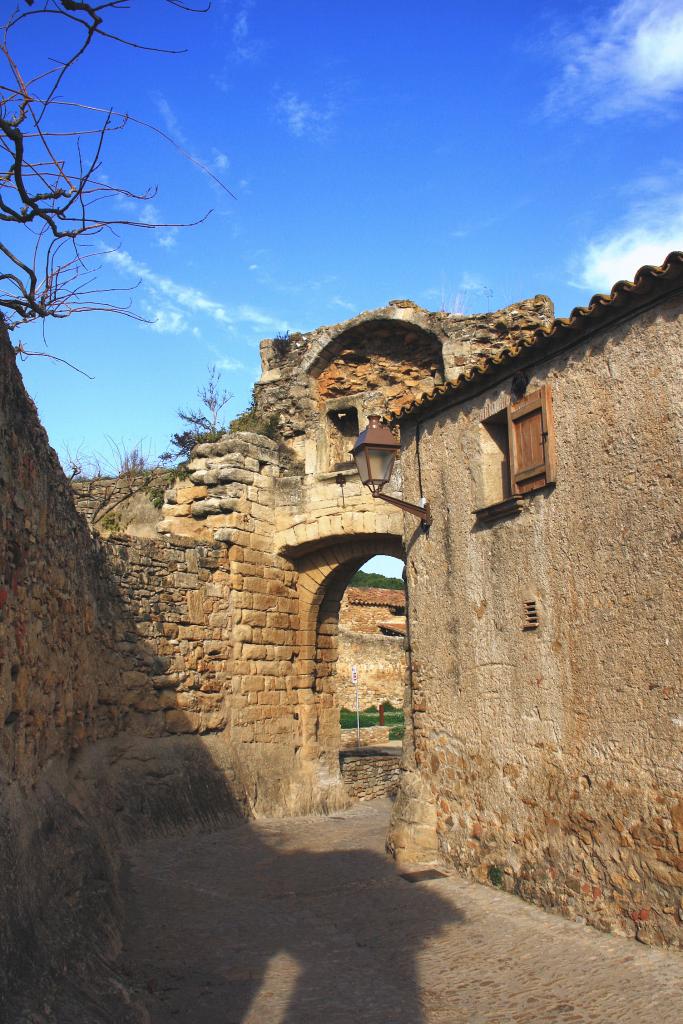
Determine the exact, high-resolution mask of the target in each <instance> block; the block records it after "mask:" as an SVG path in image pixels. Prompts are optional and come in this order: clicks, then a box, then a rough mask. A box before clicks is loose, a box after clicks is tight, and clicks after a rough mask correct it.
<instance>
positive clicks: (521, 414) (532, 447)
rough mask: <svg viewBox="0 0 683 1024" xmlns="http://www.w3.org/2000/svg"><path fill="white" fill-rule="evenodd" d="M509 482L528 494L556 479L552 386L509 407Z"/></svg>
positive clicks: (514, 490) (535, 392)
mask: <svg viewBox="0 0 683 1024" xmlns="http://www.w3.org/2000/svg"><path fill="white" fill-rule="evenodd" d="M508 444H509V447H510V485H511V490H512V493H513V494H527V493H528V492H529V491H536V490H538V488H539V487H545V486H546V484H551V483H554V482H555V429H554V425H553V406H552V397H551V394H550V386H549V385H548V384H544V385H543V387H542V388H539V390H538V391H532V392H530V394H528V395H525V396H524V398H523V399H522V400H521V401H519V402H514V403H513V404H511V405H509V406H508Z"/></svg>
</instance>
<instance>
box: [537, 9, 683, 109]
mask: <svg viewBox="0 0 683 1024" xmlns="http://www.w3.org/2000/svg"><path fill="white" fill-rule="evenodd" d="M559 42H560V47H561V55H562V58H563V70H562V74H561V77H560V80H559V81H558V82H557V84H556V85H555V86H554V87H553V88H552V90H551V92H550V94H549V96H548V100H547V109H548V111H549V112H551V113H561V112H562V111H563V110H566V109H570V110H577V109H578V110H579V111H580V112H581V113H582V114H584V116H586V117H587V118H588V119H589V120H593V121H601V120H605V119H607V118H610V117H618V116H619V115H622V114H626V113H629V112H632V111H636V110H642V109H648V110H649V111H651V110H652V109H653V107H654V108H657V107H660V108H661V109H662V110H664V109H666V108H665V103H664V101H666V100H670V99H672V97H673V96H674V95H675V94H676V93H679V92H680V91H681V90H683V0H621V2H620V3H617V4H616V5H614V6H612V7H611V9H609V10H608V11H607V12H605V13H601V14H600V15H599V16H597V17H596V18H595V19H594V20H593V21H591V22H590V23H589V24H587V25H586V26H585V28H584V29H583V31H582V32H580V33H576V34H569V35H565V36H564V37H563V38H561V39H560V40H559Z"/></svg>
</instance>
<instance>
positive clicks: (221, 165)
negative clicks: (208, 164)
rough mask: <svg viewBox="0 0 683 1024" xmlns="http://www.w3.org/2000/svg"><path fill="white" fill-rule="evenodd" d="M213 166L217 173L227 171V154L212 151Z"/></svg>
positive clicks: (228, 162) (215, 150) (228, 160)
mask: <svg viewBox="0 0 683 1024" xmlns="http://www.w3.org/2000/svg"><path fill="white" fill-rule="evenodd" d="M212 162H213V166H214V169H215V170H217V171H227V170H228V168H229V167H230V157H229V156H228V155H227V153H221V152H220V151H219V150H217V149H214V151H213V161H212Z"/></svg>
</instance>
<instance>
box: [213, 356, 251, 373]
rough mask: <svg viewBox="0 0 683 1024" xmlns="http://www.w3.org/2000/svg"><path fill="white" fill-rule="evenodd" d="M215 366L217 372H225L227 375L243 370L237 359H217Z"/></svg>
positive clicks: (242, 365)
mask: <svg viewBox="0 0 683 1024" xmlns="http://www.w3.org/2000/svg"><path fill="white" fill-rule="evenodd" d="M215 365H216V366H217V367H218V369H219V370H227V371H228V372H229V373H234V372H236V371H237V370H243V369H244V368H245V367H244V363H241V362H240V361H239V359H230V358H229V357H225V358H222V359H217V360H216V363H215Z"/></svg>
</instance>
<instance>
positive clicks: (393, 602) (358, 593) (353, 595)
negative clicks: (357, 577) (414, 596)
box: [346, 587, 406, 608]
mask: <svg viewBox="0 0 683 1024" xmlns="http://www.w3.org/2000/svg"><path fill="white" fill-rule="evenodd" d="M346 596H347V600H348V602H349V604H374V605H380V606H387V607H390V608H391V607H393V608H405V604H406V595H405V593H404V592H403V591H402V590H390V589H389V588H388V587H349V588H348V590H347V591H346Z"/></svg>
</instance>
